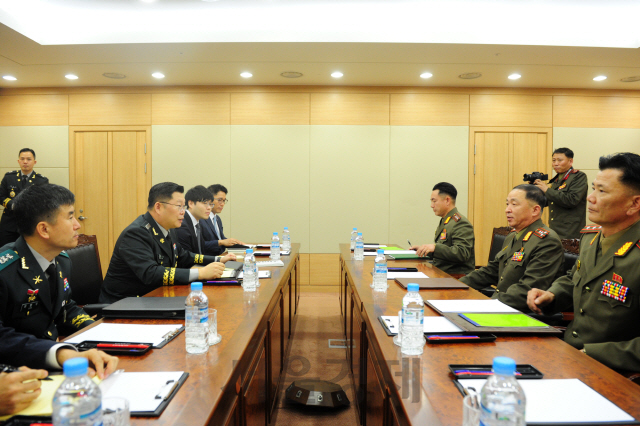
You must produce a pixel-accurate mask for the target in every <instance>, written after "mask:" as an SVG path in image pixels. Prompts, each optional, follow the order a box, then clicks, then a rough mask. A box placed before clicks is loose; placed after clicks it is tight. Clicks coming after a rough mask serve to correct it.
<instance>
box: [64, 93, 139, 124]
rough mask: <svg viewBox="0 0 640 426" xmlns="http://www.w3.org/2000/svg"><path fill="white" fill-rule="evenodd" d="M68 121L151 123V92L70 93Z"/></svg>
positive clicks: (76, 122) (87, 122)
mask: <svg viewBox="0 0 640 426" xmlns="http://www.w3.org/2000/svg"><path fill="white" fill-rule="evenodd" d="M69 124H70V125H80V126H81V125H87V126H126V125H149V124H151V95H128V94H111V93H104V94H92V95H89V94H87V95H69Z"/></svg>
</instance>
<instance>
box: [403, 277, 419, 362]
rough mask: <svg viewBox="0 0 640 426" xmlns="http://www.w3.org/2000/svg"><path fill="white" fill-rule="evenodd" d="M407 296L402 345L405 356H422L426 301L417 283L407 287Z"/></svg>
mask: <svg viewBox="0 0 640 426" xmlns="http://www.w3.org/2000/svg"><path fill="white" fill-rule="evenodd" d="M407 290H408V291H407V294H406V295H405V296H404V298H403V299H402V345H401V346H400V347H401V351H402V353H403V354H405V355H421V354H422V351H423V350H424V328H423V322H424V301H423V300H422V297H421V296H420V293H418V290H420V287H419V286H418V284H416V283H410V284H409V285H408V286H407Z"/></svg>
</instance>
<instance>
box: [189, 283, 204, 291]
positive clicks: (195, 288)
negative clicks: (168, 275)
mask: <svg viewBox="0 0 640 426" xmlns="http://www.w3.org/2000/svg"><path fill="white" fill-rule="evenodd" d="M191 291H202V283H200V282H193V283H191Z"/></svg>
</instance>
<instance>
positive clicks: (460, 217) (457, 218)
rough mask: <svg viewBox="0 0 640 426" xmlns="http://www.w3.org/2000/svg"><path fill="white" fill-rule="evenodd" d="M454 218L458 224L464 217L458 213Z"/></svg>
mask: <svg viewBox="0 0 640 426" xmlns="http://www.w3.org/2000/svg"><path fill="white" fill-rule="evenodd" d="M452 217H453V220H455V221H456V222H458V221H459V220H460V219H462V216H460V215H459V214H458V213H456V214H454V215H453V216H452Z"/></svg>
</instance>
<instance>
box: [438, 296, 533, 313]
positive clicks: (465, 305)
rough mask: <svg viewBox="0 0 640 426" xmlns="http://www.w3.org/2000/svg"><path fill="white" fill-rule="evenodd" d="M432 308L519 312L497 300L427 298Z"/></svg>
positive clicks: (456, 310)
mask: <svg viewBox="0 0 640 426" xmlns="http://www.w3.org/2000/svg"><path fill="white" fill-rule="evenodd" d="M427 302H429V304H431V305H432V306H433V307H434V308H436V309H437V310H438V311H440V312H462V313H476V312H484V313H514V312H515V313H519V312H520V311H518V310H517V309H513V308H512V307H510V306H507V305H505V304H504V303H502V302H501V301H499V300H495V299H490V300H474V299H460V300H455V299H454V300H427Z"/></svg>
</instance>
